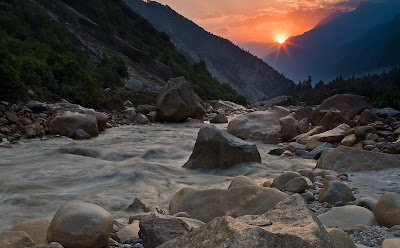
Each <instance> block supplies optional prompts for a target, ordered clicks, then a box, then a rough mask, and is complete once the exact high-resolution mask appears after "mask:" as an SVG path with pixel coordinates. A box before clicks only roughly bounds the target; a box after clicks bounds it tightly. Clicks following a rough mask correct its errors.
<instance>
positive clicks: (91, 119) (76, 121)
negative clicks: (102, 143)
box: [49, 111, 99, 137]
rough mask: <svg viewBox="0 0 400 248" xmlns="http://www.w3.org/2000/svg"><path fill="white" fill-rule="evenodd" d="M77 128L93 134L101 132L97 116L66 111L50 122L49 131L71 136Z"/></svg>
mask: <svg viewBox="0 0 400 248" xmlns="http://www.w3.org/2000/svg"><path fill="white" fill-rule="evenodd" d="M77 129H82V130H83V131H85V132H87V133H88V134H90V135H91V136H97V135H98V134H99V129H98V126H97V120H96V117H95V116H94V115H92V114H82V113H77V112H71V111H66V112H64V113H63V114H61V115H59V116H57V117H56V118H54V119H53V120H52V121H51V122H50V123H49V132H50V133H51V134H58V135H62V136H67V137H71V136H72V134H73V133H74V131H75V130H77Z"/></svg>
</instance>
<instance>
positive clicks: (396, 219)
mask: <svg viewBox="0 0 400 248" xmlns="http://www.w3.org/2000/svg"><path fill="white" fill-rule="evenodd" d="M374 214H375V217H376V220H377V221H378V223H379V224H380V225H382V226H386V227H389V228H390V227H393V226H395V225H400V195H399V194H397V193H387V194H385V195H383V196H382V197H381V198H380V199H379V200H378V202H377V203H376V205H375V207H374Z"/></svg>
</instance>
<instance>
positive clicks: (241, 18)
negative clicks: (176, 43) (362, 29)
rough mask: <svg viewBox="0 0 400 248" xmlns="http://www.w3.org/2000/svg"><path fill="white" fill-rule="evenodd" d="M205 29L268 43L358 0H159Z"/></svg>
mask: <svg viewBox="0 0 400 248" xmlns="http://www.w3.org/2000/svg"><path fill="white" fill-rule="evenodd" d="M158 1H159V2H160V3H162V4H166V5H169V6H170V7H171V8H173V9H174V10H176V11H177V12H178V13H180V14H182V15H183V16H185V17H187V18H189V19H191V20H192V21H194V22H195V23H196V24H198V25H200V26H201V27H203V28H204V29H206V30H207V31H210V32H212V33H214V34H216V35H219V36H222V37H224V38H227V39H230V40H232V41H233V42H235V43H243V42H253V41H254V42H271V41H276V40H277V37H278V36H284V37H289V36H293V35H298V34H302V33H304V32H305V31H307V30H309V29H311V28H313V27H314V26H315V25H316V24H317V23H318V22H319V21H320V20H321V19H322V18H324V17H326V16H327V15H329V14H330V13H332V12H334V11H335V10H338V9H341V10H350V9H353V8H354V7H355V6H356V5H357V4H358V3H359V2H360V0H158Z"/></svg>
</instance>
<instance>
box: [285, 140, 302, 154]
mask: <svg viewBox="0 0 400 248" xmlns="http://www.w3.org/2000/svg"><path fill="white" fill-rule="evenodd" d="M287 148H288V149H289V150H290V151H291V152H295V151H298V150H306V149H307V146H305V145H302V144H299V143H296V142H290V143H289V144H288V146H287Z"/></svg>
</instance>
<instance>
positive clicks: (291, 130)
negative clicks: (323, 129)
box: [279, 113, 299, 140]
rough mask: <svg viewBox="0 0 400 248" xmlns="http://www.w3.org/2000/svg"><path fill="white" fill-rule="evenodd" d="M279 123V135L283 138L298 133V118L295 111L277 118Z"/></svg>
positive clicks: (286, 138) (291, 136)
mask: <svg viewBox="0 0 400 248" xmlns="http://www.w3.org/2000/svg"><path fill="white" fill-rule="evenodd" d="M279 124H280V125H281V135H282V137H283V138H284V139H285V140H290V139H292V138H294V137H296V136H297V135H299V130H298V127H297V125H298V120H297V116H296V114H295V113H291V114H290V115H288V116H285V117H282V118H280V119H279Z"/></svg>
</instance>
